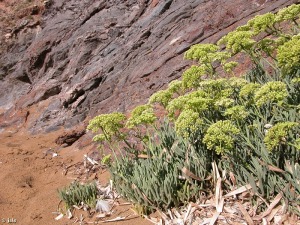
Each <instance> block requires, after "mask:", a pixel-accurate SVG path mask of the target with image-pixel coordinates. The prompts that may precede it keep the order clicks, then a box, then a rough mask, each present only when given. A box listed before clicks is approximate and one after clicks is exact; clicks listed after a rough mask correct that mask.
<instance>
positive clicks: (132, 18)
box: [0, 0, 297, 133]
mask: <svg viewBox="0 0 300 225" xmlns="http://www.w3.org/2000/svg"><path fill="white" fill-rule="evenodd" d="M295 2H297V1H296V0H273V1H269V0H249V1H245V0H186V1H180V0H161V1H160V0H152V1H151V0H139V1H133V0H126V1H125V0H107V1H105V0H101V1H99V0H84V1H83V0H64V1H60V0H51V1H50V0H48V1H44V3H43V4H44V5H43V13H42V15H41V20H40V21H39V22H35V23H33V22H28V21H27V22H26V21H25V20H24V21H23V23H21V24H19V25H18V26H17V27H16V29H11V30H8V31H7V32H8V33H2V32H1V35H5V38H6V39H9V42H10V44H9V47H8V48H7V49H6V50H5V51H4V50H3V51H2V52H1V53H0V65H1V68H0V130H1V128H5V127H7V126H11V125H18V126H26V128H27V129H28V130H30V131H31V132H32V133H39V132H50V131H54V130H57V129H59V128H61V127H64V128H71V127H74V126H76V125H78V124H80V123H82V122H83V121H87V120H88V119H90V118H92V117H93V116H95V115H98V114H100V113H109V112H112V111H121V112H127V111H128V110H130V109H132V108H133V107H134V106H135V105H137V104H142V103H145V102H146V101H147V98H148V97H149V96H150V95H151V94H152V93H153V92H155V91H157V90H159V89H161V88H163V87H164V86H165V85H166V84H167V83H168V82H170V81H171V80H174V79H177V78H179V77H180V76H181V74H182V72H183V71H184V70H185V69H186V68H187V67H188V66H189V65H190V62H189V61H185V60H183V53H184V52H185V51H186V50H187V49H188V48H189V47H190V46H191V45H193V44H196V43H201V42H202V43H206V42H215V41H216V40H218V39H219V38H220V37H222V36H223V35H225V34H226V33H228V32H229V31H231V30H233V29H234V28H235V27H237V26H239V25H242V24H244V23H246V22H247V21H248V20H249V19H250V18H252V17H253V16H255V15H257V14H263V13H266V12H269V11H276V10H278V9H279V8H282V7H285V6H287V5H290V4H292V3H295ZM38 9H39V8H37V7H35V8H33V9H31V10H33V11H30V13H39V11H38ZM0 10H1V7H0ZM32 108H34V109H35V113H34V114H32V113H31V110H32Z"/></svg>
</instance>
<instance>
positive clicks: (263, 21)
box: [247, 13, 275, 34]
mask: <svg viewBox="0 0 300 225" xmlns="http://www.w3.org/2000/svg"><path fill="white" fill-rule="evenodd" d="M274 23H275V15H274V14H273V13H266V14H264V15H257V16H255V17H254V18H253V19H251V20H249V21H248V23H247V25H248V26H249V27H251V28H252V29H253V31H254V33H255V34H259V33H260V32H264V31H267V32H268V31H270V30H273V29H274V28H273V25H274Z"/></svg>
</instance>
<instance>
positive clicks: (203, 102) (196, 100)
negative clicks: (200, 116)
mask: <svg viewBox="0 0 300 225" xmlns="http://www.w3.org/2000/svg"><path fill="white" fill-rule="evenodd" d="M212 102H213V100H212V99H210V98H203V97H193V98H189V99H188V100H187V101H186V106H185V108H186V109H191V110H193V111H194V112H198V113H201V112H203V111H205V110H208V109H209V107H210V106H211V104H212Z"/></svg>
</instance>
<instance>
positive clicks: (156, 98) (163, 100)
mask: <svg viewBox="0 0 300 225" xmlns="http://www.w3.org/2000/svg"><path fill="white" fill-rule="evenodd" d="M172 96H173V93H172V92H170V91H169V90H168V89H167V90H160V91H158V92H155V93H154V94H153V95H152V96H151V97H150V98H149V103H150V104H153V103H155V102H157V103H160V104H162V105H163V106H164V107H166V106H167V105H168V103H169V101H170V100H171V99H172Z"/></svg>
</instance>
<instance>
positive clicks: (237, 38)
mask: <svg viewBox="0 0 300 225" xmlns="http://www.w3.org/2000/svg"><path fill="white" fill-rule="evenodd" d="M254 35H255V33H254V32H253V31H239V30H235V31H232V32H229V33H228V34H227V35H226V36H224V37H223V38H221V39H220V40H219V41H218V45H222V44H225V46H226V49H227V50H231V51H232V53H233V54H236V53H238V52H241V51H249V50H250V49H251V48H252V46H253V45H254V44H255V41H254V40H253V39H252V38H253V36H254Z"/></svg>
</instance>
